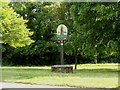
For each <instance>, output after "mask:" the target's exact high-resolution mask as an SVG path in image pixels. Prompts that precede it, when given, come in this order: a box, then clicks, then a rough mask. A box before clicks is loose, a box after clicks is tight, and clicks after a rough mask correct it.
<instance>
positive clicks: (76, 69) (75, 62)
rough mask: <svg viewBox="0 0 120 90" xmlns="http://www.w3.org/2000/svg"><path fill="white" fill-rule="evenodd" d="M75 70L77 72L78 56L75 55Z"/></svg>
mask: <svg viewBox="0 0 120 90" xmlns="http://www.w3.org/2000/svg"><path fill="white" fill-rule="evenodd" d="M75 70H77V54H76V55H75Z"/></svg>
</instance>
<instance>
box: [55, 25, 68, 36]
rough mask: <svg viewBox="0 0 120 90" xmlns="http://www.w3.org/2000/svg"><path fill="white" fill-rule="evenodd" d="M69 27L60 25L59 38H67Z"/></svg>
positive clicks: (58, 29)
mask: <svg viewBox="0 0 120 90" xmlns="http://www.w3.org/2000/svg"><path fill="white" fill-rule="evenodd" d="M67 33H68V32H67V27H66V26H65V25H64V24H60V25H59V26H58V28H57V36H67Z"/></svg>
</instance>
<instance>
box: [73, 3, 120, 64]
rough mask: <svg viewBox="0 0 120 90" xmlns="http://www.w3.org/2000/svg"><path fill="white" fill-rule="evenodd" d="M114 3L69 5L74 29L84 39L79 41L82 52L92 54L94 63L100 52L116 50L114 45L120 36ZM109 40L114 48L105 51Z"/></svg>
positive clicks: (106, 54) (105, 54)
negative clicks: (81, 41)
mask: <svg viewBox="0 0 120 90" xmlns="http://www.w3.org/2000/svg"><path fill="white" fill-rule="evenodd" d="M116 4H117V3H81V4H73V5H72V7H71V10H72V11H71V12H72V13H71V14H72V16H73V21H74V22H73V23H74V26H75V29H76V30H77V31H78V32H80V33H81V34H82V37H83V39H84V42H83V43H81V44H82V45H83V46H82V53H84V54H85V55H87V56H92V57H93V58H94V60H95V62H96V63H97V58H98V56H99V55H100V54H101V53H102V55H104V56H109V55H110V53H112V52H118V51H117V50H116V49H117V47H116V45H115V43H116V42H119V39H118V38H120V37H119V36H120V35H119V34H118V33H119V29H118V27H117V23H116V11H117V9H116V8H117V7H116ZM115 33H116V34H115ZM111 41H113V42H111ZM109 42H110V43H112V44H111V45H112V48H114V50H113V49H111V48H109V51H110V53H107V52H106V51H107V50H108V49H107V47H109Z"/></svg>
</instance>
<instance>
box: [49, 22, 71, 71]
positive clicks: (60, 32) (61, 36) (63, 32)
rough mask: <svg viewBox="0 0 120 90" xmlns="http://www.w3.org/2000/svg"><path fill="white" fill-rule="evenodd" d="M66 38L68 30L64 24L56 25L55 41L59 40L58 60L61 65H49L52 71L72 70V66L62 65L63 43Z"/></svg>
mask: <svg viewBox="0 0 120 90" xmlns="http://www.w3.org/2000/svg"><path fill="white" fill-rule="evenodd" d="M67 39H68V30H67V27H66V26H65V25H64V24H60V25H59V26H58V27H57V41H58V42H60V61H61V65H53V66H52V67H51V71H52V72H62V73H71V72H73V66H70V65H64V43H65V42H66V41H67Z"/></svg>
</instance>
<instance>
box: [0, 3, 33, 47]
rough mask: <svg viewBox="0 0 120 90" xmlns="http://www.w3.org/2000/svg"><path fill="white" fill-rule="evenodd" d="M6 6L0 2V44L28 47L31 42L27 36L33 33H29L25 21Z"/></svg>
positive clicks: (6, 4)
mask: <svg viewBox="0 0 120 90" xmlns="http://www.w3.org/2000/svg"><path fill="white" fill-rule="evenodd" d="M8 4H9V3H7V2H2V1H0V7H1V8H0V9H1V10H0V11H1V12H0V18H1V19H0V26H1V27H0V30H1V32H2V34H0V36H2V43H4V44H9V45H11V46H13V47H22V46H25V45H30V44H31V43H32V42H33V40H31V38H30V37H29V36H31V35H32V34H33V33H32V32H30V31H29V29H28V28H27V26H26V24H25V23H27V20H24V19H23V17H20V15H19V14H17V13H16V12H15V11H14V10H13V8H11V7H9V6H8Z"/></svg>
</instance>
